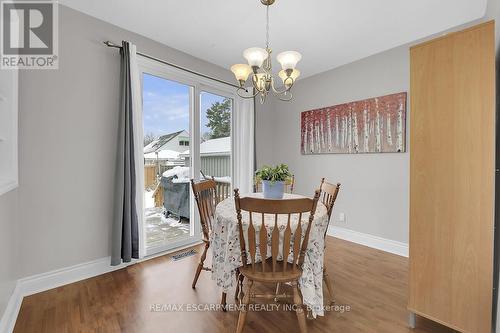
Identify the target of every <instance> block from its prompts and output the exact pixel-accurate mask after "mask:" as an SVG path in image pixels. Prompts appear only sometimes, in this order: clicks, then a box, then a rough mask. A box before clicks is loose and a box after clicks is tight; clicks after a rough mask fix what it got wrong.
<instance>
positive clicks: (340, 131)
mask: <svg viewBox="0 0 500 333" xmlns="http://www.w3.org/2000/svg"><path fill="white" fill-rule="evenodd" d="M406 99H407V98H406V92H402V93H398V94H392V95H387V96H381V97H376V98H370V99H366V100H362V101H356V102H350V103H345V104H340V105H335V106H330V107H326V108H321V109H316V110H310V111H304V112H302V114H301V127H300V128H301V152H302V154H305V155H309V154H360V153H402V152H405V151H406Z"/></svg>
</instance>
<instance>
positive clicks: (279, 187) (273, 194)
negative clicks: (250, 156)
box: [262, 180, 285, 199]
mask: <svg viewBox="0 0 500 333" xmlns="http://www.w3.org/2000/svg"><path fill="white" fill-rule="evenodd" d="M262 192H263V193H264V198H266V199H283V193H284V192H285V182H271V181H269V180H263V181H262Z"/></svg>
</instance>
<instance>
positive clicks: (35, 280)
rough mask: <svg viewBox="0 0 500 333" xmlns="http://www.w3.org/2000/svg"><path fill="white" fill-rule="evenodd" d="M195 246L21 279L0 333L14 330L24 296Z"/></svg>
mask: <svg viewBox="0 0 500 333" xmlns="http://www.w3.org/2000/svg"><path fill="white" fill-rule="evenodd" d="M197 244H200V243H196V244H190V245H187V246H183V247H179V248H176V249H173V250H171V251H166V252H162V253H158V254H156V255H152V256H148V257H146V258H143V259H139V260H133V261H132V262H130V263H123V264H121V265H117V266H111V257H106V258H101V259H97V260H93V261H89V262H86V263H82V264H78V265H74V266H69V267H64V268H61V269H56V270H53V271H50V272H46V273H42V274H37V275H33V276H29V277H25V278H21V279H19V280H17V283H16V287H15V288H14V291H13V293H12V295H11V297H10V299H9V302H8V304H7V307H6V310H5V312H4V314H3V316H2V318H1V320H0V332H1V333H11V332H12V331H13V330H14V326H15V324H16V320H17V316H18V314H19V310H20V309H21V304H22V302H23V298H24V297H26V296H29V295H33V294H36V293H40V292H42V291H46V290H49V289H53V288H57V287H61V286H64V285H66V284H70V283H73V282H78V281H81V280H85V279H88V278H91V277H94V276H98V275H102V274H105V273H109V272H112V271H115V270H117V269H121V268H124V267H127V266H130V265H133V264H135V263H137V262H141V261H145V260H149V259H153V258H156V257H159V256H163V255H166V254H169V253H172V252H176V251H179V250H182V249H185V248H188V247H192V246H194V245H197Z"/></svg>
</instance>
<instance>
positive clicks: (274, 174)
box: [255, 164, 292, 199]
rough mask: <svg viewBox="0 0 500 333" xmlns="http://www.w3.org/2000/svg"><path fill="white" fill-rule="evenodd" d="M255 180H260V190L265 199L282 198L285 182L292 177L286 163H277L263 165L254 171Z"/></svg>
mask: <svg viewBox="0 0 500 333" xmlns="http://www.w3.org/2000/svg"><path fill="white" fill-rule="evenodd" d="M255 177H256V178H257V181H261V182H262V192H263V193H264V198H266V199H282V198H283V193H284V192H285V182H286V181H287V180H289V179H290V178H291V177H292V174H291V173H290V170H288V165H286V164H278V165H277V166H275V167H272V166H267V165H265V166H263V167H262V168H260V169H259V170H257V171H256V172H255Z"/></svg>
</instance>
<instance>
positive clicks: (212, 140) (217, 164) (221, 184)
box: [200, 91, 233, 200]
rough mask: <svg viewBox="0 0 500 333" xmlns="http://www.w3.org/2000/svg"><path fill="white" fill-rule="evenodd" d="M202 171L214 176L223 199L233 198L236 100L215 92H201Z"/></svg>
mask: <svg viewBox="0 0 500 333" xmlns="http://www.w3.org/2000/svg"><path fill="white" fill-rule="evenodd" d="M200 113H201V114H200V142H201V143H200V169H201V174H202V177H205V178H211V177H214V179H215V181H216V183H217V193H218V195H219V200H223V199H225V198H227V197H229V196H230V195H231V184H232V180H231V177H232V162H231V161H232V158H231V156H232V140H231V128H232V125H231V124H232V113H233V99H232V98H230V97H226V96H221V95H218V94H215V93H212V92H208V91H202V92H201V93H200Z"/></svg>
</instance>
